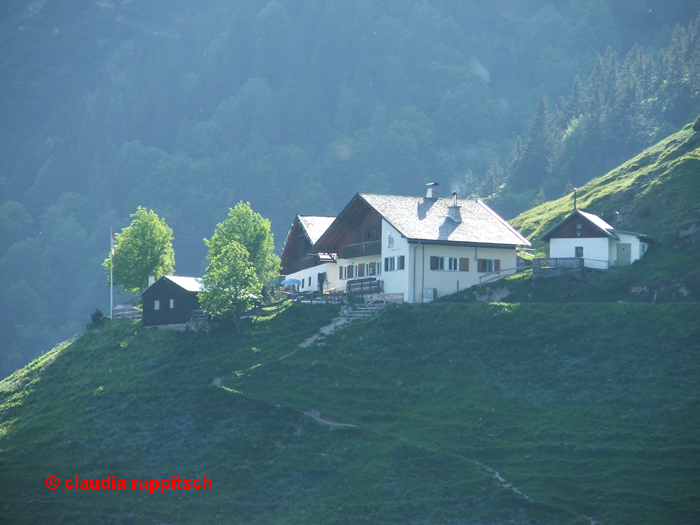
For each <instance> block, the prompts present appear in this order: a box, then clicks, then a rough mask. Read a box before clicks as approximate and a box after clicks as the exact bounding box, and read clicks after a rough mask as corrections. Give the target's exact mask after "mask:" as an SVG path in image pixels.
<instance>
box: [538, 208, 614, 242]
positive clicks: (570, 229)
mask: <svg viewBox="0 0 700 525" xmlns="http://www.w3.org/2000/svg"><path fill="white" fill-rule="evenodd" d="M590 217H591V216H590V214H584V213H582V212H580V211H578V210H576V211H574V212H573V213H572V214H571V215H569V216H568V217H566V218H565V219H564V220H563V221H561V222H560V223H559V224H557V225H556V226H555V227H554V228H552V229H551V230H549V231H548V232H547V233H545V234H544V235H543V236H542V240H545V241H546V240H549V239H574V238H577V237H578V238H582V239H592V238H597V237H608V238H610V237H613V235H612V234H611V233H610V231H609V230H612V226H610V225H609V224H607V223H605V222H603V221H602V220H601V219H598V218H597V217H596V219H598V221H594V220H592V219H591V218H590Z"/></svg>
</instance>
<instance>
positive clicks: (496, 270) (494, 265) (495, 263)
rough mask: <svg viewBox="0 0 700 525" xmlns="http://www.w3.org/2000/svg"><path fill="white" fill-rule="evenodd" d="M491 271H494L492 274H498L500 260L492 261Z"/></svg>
mask: <svg viewBox="0 0 700 525" xmlns="http://www.w3.org/2000/svg"><path fill="white" fill-rule="evenodd" d="M493 271H494V272H500V271H501V260H500V259H494V261H493Z"/></svg>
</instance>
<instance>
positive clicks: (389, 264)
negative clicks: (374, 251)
mask: <svg viewBox="0 0 700 525" xmlns="http://www.w3.org/2000/svg"><path fill="white" fill-rule="evenodd" d="M394 270H396V258H395V257H385V258H384V271H385V272H393V271H394Z"/></svg>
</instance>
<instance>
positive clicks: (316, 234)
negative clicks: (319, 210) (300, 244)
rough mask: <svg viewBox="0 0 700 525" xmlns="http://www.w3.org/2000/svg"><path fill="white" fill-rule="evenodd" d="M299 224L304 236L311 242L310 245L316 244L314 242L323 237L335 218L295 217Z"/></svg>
mask: <svg viewBox="0 0 700 525" xmlns="http://www.w3.org/2000/svg"><path fill="white" fill-rule="evenodd" d="M297 217H299V222H300V223H301V225H302V227H303V228H304V232H305V233H306V236H307V237H308V238H309V241H311V244H316V241H317V240H318V239H319V238H320V237H321V235H323V234H324V233H325V232H326V230H327V229H328V227H329V226H330V225H331V223H332V222H333V221H334V220H335V217H326V216H323V215H297Z"/></svg>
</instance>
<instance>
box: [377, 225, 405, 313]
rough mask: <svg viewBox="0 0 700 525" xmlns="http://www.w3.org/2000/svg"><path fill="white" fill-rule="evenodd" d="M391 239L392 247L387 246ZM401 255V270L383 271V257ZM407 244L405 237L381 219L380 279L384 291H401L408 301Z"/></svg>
mask: <svg viewBox="0 0 700 525" xmlns="http://www.w3.org/2000/svg"><path fill="white" fill-rule="evenodd" d="M390 238H391V239H393V243H391V244H392V247H389V244H390V243H389V239H390ZM401 255H403V256H404V260H405V264H404V269H403V270H394V271H390V272H386V271H384V258H385V257H399V256H401ZM409 255H410V253H409V245H408V241H407V240H406V238H404V237H402V236H401V234H400V233H399V232H398V231H397V230H396V229H395V228H394V227H393V226H392V225H391V224H389V223H388V222H386V221H385V220H384V219H382V256H381V261H382V277H381V278H382V279H383V280H384V293H402V294H404V296H403V297H404V301H408V294H409V291H410V288H409V275H411V271H412V270H411V264H412V261H411V260H410V257H409Z"/></svg>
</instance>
